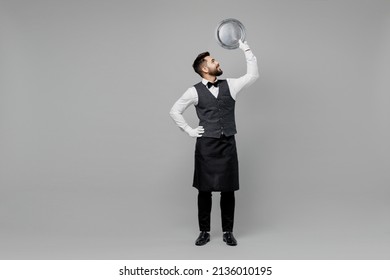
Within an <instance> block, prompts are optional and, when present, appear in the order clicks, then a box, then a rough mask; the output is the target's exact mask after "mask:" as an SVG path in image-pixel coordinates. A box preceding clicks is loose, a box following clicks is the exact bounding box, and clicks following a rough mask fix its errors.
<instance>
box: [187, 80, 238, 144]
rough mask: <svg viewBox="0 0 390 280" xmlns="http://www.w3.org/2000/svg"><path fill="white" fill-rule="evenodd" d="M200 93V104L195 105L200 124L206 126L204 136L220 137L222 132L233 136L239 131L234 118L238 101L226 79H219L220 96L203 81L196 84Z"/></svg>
mask: <svg viewBox="0 0 390 280" xmlns="http://www.w3.org/2000/svg"><path fill="white" fill-rule="evenodd" d="M194 87H195V89H196V91H197V93H198V104H197V105H196V106H195V108H196V113H197V115H198V118H199V125H200V126H203V128H204V133H203V136H204V137H212V138H220V137H221V134H224V135H225V136H231V135H234V134H236V133H237V130H236V122H235V118H234V107H235V104H236V101H235V100H234V99H233V97H232V96H231V95H230V90H229V86H228V83H227V81H226V80H220V81H219V93H218V97H217V98H215V97H214V95H213V94H212V93H211V92H210V91H209V90H208V88H207V87H206V86H205V85H204V84H203V83H202V82H200V83H198V84H196V85H194Z"/></svg>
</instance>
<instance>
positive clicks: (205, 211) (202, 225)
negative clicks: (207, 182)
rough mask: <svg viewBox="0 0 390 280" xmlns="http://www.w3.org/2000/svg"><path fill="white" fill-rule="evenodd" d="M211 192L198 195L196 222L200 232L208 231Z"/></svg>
mask: <svg viewBox="0 0 390 280" xmlns="http://www.w3.org/2000/svg"><path fill="white" fill-rule="evenodd" d="M211 204H212V200H211V192H202V191H199V193H198V222H199V230H200V231H210V216H211Z"/></svg>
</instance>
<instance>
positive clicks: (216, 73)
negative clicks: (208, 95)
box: [209, 68, 223, 77]
mask: <svg viewBox="0 0 390 280" xmlns="http://www.w3.org/2000/svg"><path fill="white" fill-rule="evenodd" d="M209 74H210V75H212V76H216V77H218V76H221V75H222V74H223V71H222V69H221V68H215V69H214V70H213V71H210V72H209Z"/></svg>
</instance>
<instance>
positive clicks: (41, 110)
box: [0, 0, 390, 259]
mask: <svg viewBox="0 0 390 280" xmlns="http://www.w3.org/2000/svg"><path fill="white" fill-rule="evenodd" d="M228 17H234V18H237V19H239V20H240V21H242V22H243V24H244V25H245V26H246V28H247V39H248V43H249V45H250V46H251V47H252V50H253V52H254V53H255V55H256V56H257V58H258V60H259V66H260V76H261V77H260V79H259V80H258V81H257V82H256V83H255V84H254V85H252V87H250V88H248V89H247V90H245V92H242V95H241V96H240V97H239V100H238V103H237V123H238V124H237V125H238V130H239V133H238V135H237V138H236V139H237V142H238V151H239V160H240V176H241V180H240V181H241V189H240V191H239V192H238V193H237V196H236V200H237V208H236V225H235V235H236V237H237V239H238V241H239V246H237V247H234V248H232V247H228V246H226V245H225V244H224V243H223V242H222V237H221V230H220V219H219V215H220V213H219V206H218V199H219V195H218V194H217V193H216V194H215V195H214V197H213V198H214V202H215V204H214V206H213V216H212V232H211V234H212V240H211V242H210V243H209V244H208V245H207V246H204V247H201V248H199V247H196V246H194V245H193V243H194V240H195V238H196V236H197V234H198V227H197V220H196V190H195V189H193V188H192V187H191V183H192V172H193V151H194V139H191V138H189V137H188V136H186V135H185V134H184V133H182V132H181V131H180V130H179V129H178V128H177V127H176V126H175V125H174V124H173V122H172V120H171V119H170V117H169V115H168V112H169V110H170V108H171V106H172V105H173V103H174V102H175V101H176V99H177V98H179V96H180V95H181V94H182V93H183V92H184V91H185V90H186V89H187V88H188V87H189V86H191V85H193V84H195V83H196V82H197V81H198V80H199V78H198V76H197V75H196V74H195V73H194V72H193V70H192V69H191V64H192V61H193V59H194V58H195V56H196V55H197V54H198V53H200V52H202V51H205V50H209V51H210V52H211V53H212V55H213V56H214V57H215V58H216V59H217V60H219V61H220V63H221V66H222V68H223V69H224V75H223V77H239V76H240V75H242V74H243V73H245V70H246V68H245V60H244V56H243V54H242V52H241V51H240V50H233V51H230V50H225V49H222V48H221V47H219V46H218V45H217V43H216V41H215V39H214V30H215V27H216V26H217V24H218V22H219V21H220V20H222V19H225V18H228ZM0 40H1V41H0V133H1V136H0V191H1V194H0V258H2V259H388V258H389V257H390V250H389V245H390V225H389V222H388V221H389V219H388V213H389V210H390V203H389V194H390V192H389V182H390V173H389V166H390V149H389V145H388V143H390V130H389V128H390V110H389V107H390V95H389V92H390V84H389V76H390V51H389V50H390V1H380V0H375V1H336V0H329V1H325V0H322V1H320V0H318V1H309V0H295V1H281V0H277V1H266V0H263V1H243V0H241V1H203V0H198V1H119V0H115V1H86V0H81V1H43V0H36V1H26V0H12V1H11V0H1V1H0ZM194 112H195V111H194V110H193V108H191V109H189V110H188V111H187V112H186V113H185V117H186V118H187V120H188V121H189V122H190V124H191V125H196V117H195V113H194Z"/></svg>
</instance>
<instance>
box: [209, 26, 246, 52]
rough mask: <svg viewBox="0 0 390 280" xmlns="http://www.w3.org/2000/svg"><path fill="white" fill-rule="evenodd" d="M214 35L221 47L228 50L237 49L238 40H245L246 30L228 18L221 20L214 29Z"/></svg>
mask: <svg viewBox="0 0 390 280" xmlns="http://www.w3.org/2000/svg"><path fill="white" fill-rule="evenodd" d="M215 37H216V39H217V42H218V43H219V44H220V45H221V47H223V48H225V49H229V50H233V49H237V48H238V46H239V42H238V41H239V40H240V39H241V41H245V37H246V32H245V27H244V25H243V24H242V23H241V22H240V21H238V20H236V19H234V18H228V19H225V20H223V21H221V22H220V23H219V24H218V26H217V29H216V30H215Z"/></svg>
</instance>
